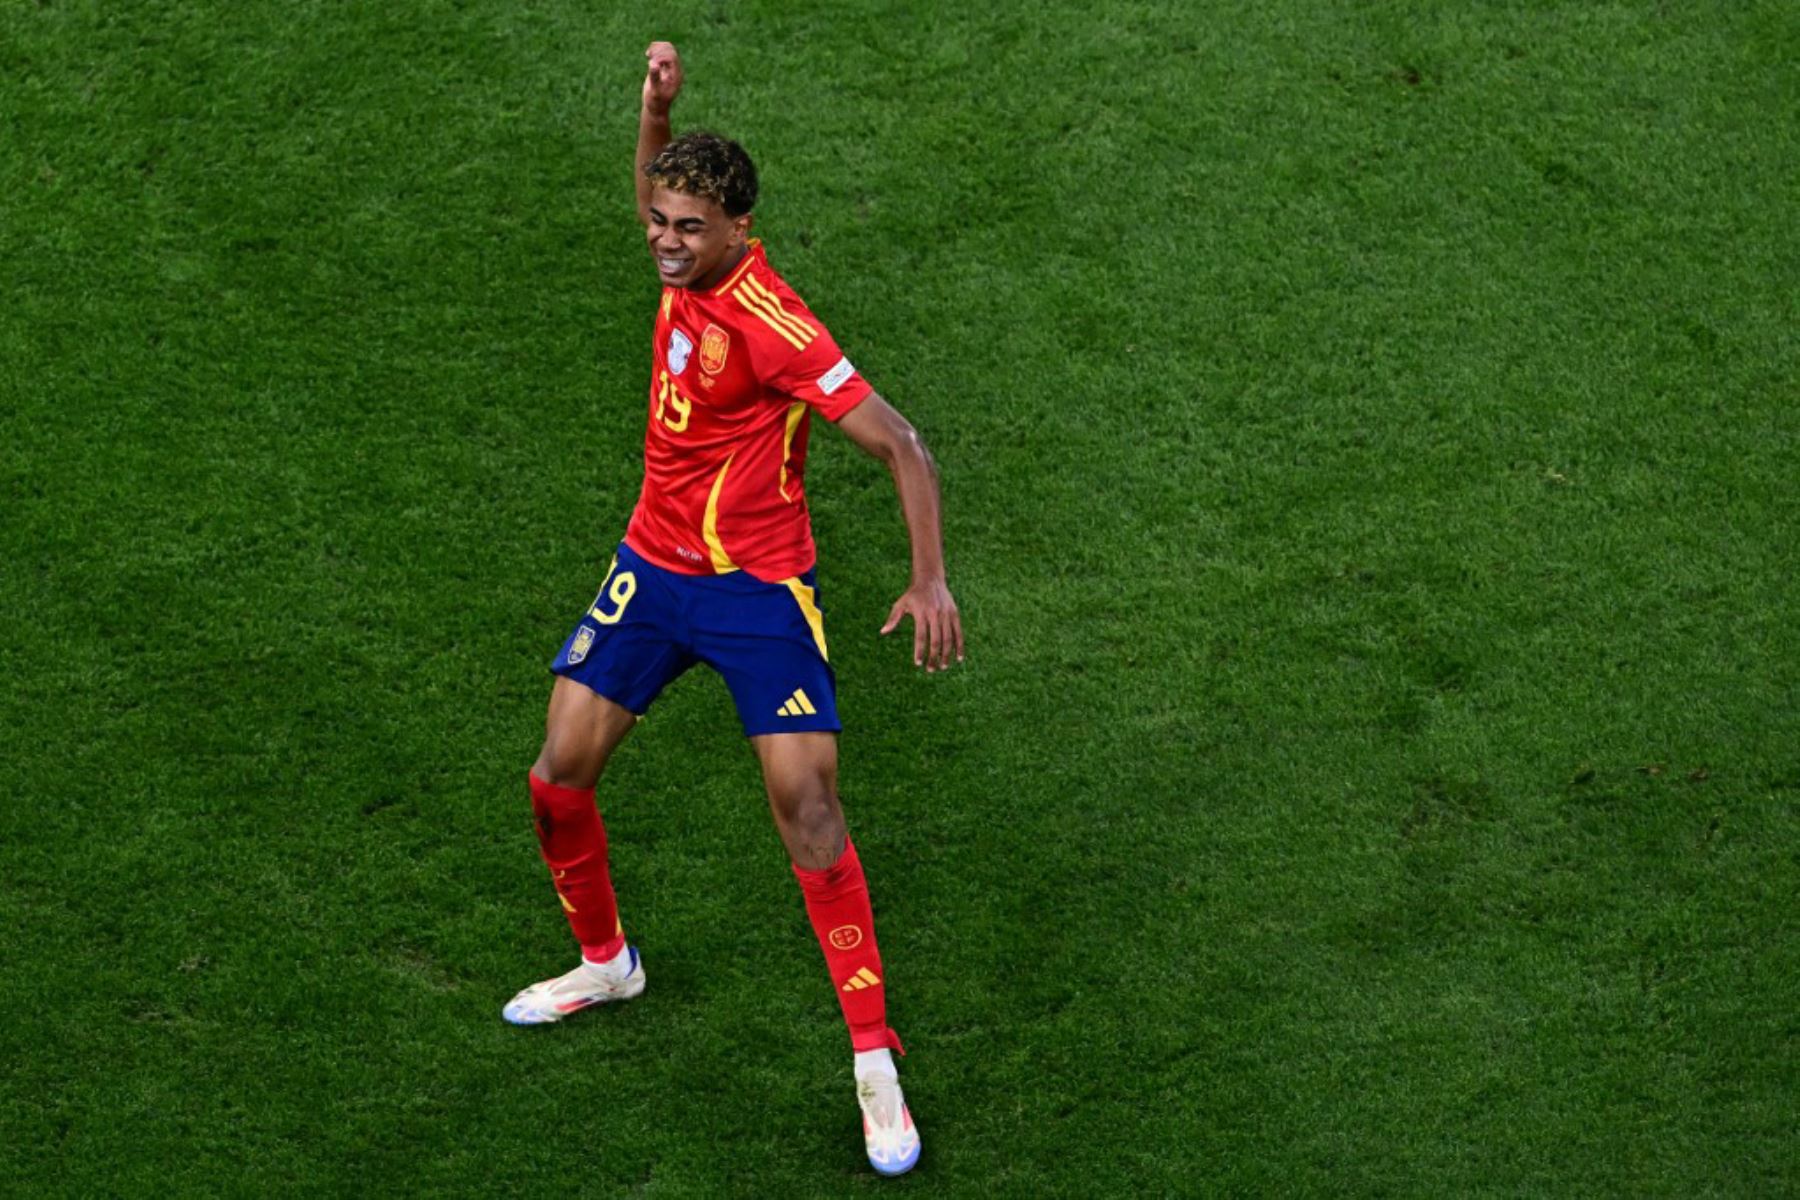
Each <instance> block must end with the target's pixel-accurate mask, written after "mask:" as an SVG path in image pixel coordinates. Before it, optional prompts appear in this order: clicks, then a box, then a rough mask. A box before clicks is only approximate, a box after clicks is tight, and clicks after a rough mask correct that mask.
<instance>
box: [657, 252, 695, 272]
mask: <svg viewBox="0 0 1800 1200" xmlns="http://www.w3.org/2000/svg"><path fill="white" fill-rule="evenodd" d="M691 261H692V260H690V259H685V258H664V257H663V256H662V255H660V254H659V255H657V256H656V266H657V269H658V270H660V271H661V272H662V273H663V274H664V275H679V274H681V273H682V272H683V271H685V270H687V269H688V266H689V265H690V263H691Z"/></svg>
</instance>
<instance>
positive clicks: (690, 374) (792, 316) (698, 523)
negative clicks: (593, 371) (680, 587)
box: [625, 238, 872, 583]
mask: <svg viewBox="0 0 1800 1200" xmlns="http://www.w3.org/2000/svg"><path fill="white" fill-rule="evenodd" d="M651 348H652V350H653V352H654V360H653V361H652V363H651V366H650V419H649V427H648V428H647V429H646V430H645V433H644V489H643V491H642V492H641V493H639V495H638V502H637V508H636V509H635V510H634V511H633V512H632V514H631V524H630V525H629V526H628V527H627V528H626V530H625V541H626V542H627V543H628V544H629V545H630V546H631V548H632V549H633V550H635V551H637V552H638V553H639V554H640V555H642V556H643V557H645V558H647V559H649V560H650V561H651V562H653V563H655V564H656V565H657V566H659V567H664V568H667V569H668V570H671V571H679V572H682V573H683V574H688V575H710V574H724V573H725V572H728V571H738V570H742V571H747V572H748V573H749V574H751V575H753V576H755V577H756V578H758V579H762V580H765V581H767V582H770V583H775V582H778V581H780V580H783V579H787V578H789V577H791V576H795V575H799V574H801V573H802V572H804V571H807V570H810V569H811V567H812V565H813V560H814V559H815V558H816V557H817V553H816V551H815V550H814V547H813V538H812V521H811V519H810V517H809V516H808V514H807V509H806V483H805V472H806V439H807V430H808V424H809V421H810V418H811V415H812V410H814V409H817V410H818V411H819V413H820V414H821V415H823V416H824V417H825V419H826V420H828V421H836V420H838V419H840V418H841V417H843V415H844V414H845V413H847V412H849V411H850V410H851V409H852V408H855V407H856V406H857V404H859V403H860V402H861V401H862V400H863V399H864V398H865V397H867V396H868V394H869V392H870V391H871V390H872V389H871V388H870V387H869V385H868V383H867V382H865V381H864V379H863V377H862V376H861V375H858V374H857V373H856V368H855V367H853V366H851V365H850V360H849V359H847V358H845V357H844V356H843V354H842V352H840V351H839V350H838V346H837V343H836V342H835V341H833V340H832V337H831V334H830V333H828V332H826V330H825V327H824V326H823V325H822V324H820V323H819V319H818V318H817V317H815V316H813V315H812V313H811V311H809V310H808V309H807V307H806V305H805V304H803V303H802V302H801V300H800V297H798V296H796V295H795V294H794V290H793V289H792V288H790V287H788V285H787V284H786V283H784V282H782V279H781V276H779V275H777V274H776V273H775V271H774V268H772V267H770V266H769V260H768V259H767V258H766V257H765V256H764V254H763V250H762V243H761V242H760V241H759V240H757V239H754V238H752V239H751V241H750V249H749V252H748V253H746V254H745V255H744V258H743V261H742V262H740V263H738V264H737V265H736V266H735V267H733V268H732V269H731V272H730V273H729V274H728V275H726V276H725V278H724V279H723V280H721V281H720V282H719V283H718V285H717V286H715V287H712V288H710V289H708V290H706V291H695V290H693V289H691V288H664V289H663V294H662V303H661V304H660V305H659V306H658V307H657V312H656V332H655V335H654V336H653V337H652V339H651Z"/></svg>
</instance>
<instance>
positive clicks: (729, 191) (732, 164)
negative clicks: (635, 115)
mask: <svg viewBox="0 0 1800 1200" xmlns="http://www.w3.org/2000/svg"><path fill="white" fill-rule="evenodd" d="M644 177H645V178H646V179H649V180H650V181H651V182H652V183H660V184H661V185H662V186H664V187H666V188H668V189H669V190H670V191H674V192H685V193H687V194H688V195H690V196H699V197H700V198H701V199H703V200H711V201H713V202H715V203H716V204H718V206H719V207H720V208H722V209H724V210H725V215H726V216H728V217H741V216H743V215H744V214H745V213H747V212H749V211H750V210H751V209H752V208H754V207H755V206H756V164H755V163H753V162H751V161H750V156H749V155H748V154H746V153H744V148H743V147H742V146H740V145H738V144H737V143H736V142H734V141H732V140H731V139H730V138H724V137H720V136H719V135H718V134H716V133H707V132H705V131H704V130H701V131H697V132H694V133H684V134H682V135H681V136H680V137H678V138H676V139H675V140H674V141H672V142H670V143H669V144H668V145H666V146H664V147H663V148H662V153H660V154H658V155H657V156H656V157H655V158H653V159H651V160H650V161H649V162H647V163H645V164H644Z"/></svg>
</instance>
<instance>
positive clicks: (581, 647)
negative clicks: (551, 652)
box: [569, 625, 594, 667]
mask: <svg viewBox="0 0 1800 1200" xmlns="http://www.w3.org/2000/svg"><path fill="white" fill-rule="evenodd" d="M593 644H594V627H593V626H592V625H583V626H582V627H581V628H580V629H578V630H576V632H575V644H574V645H573V646H570V647H569V665H570V666H571V667H572V666H574V665H575V664H576V663H578V662H580V661H581V660H582V659H584V658H586V657H587V656H588V649H589V648H590V647H591V646H593Z"/></svg>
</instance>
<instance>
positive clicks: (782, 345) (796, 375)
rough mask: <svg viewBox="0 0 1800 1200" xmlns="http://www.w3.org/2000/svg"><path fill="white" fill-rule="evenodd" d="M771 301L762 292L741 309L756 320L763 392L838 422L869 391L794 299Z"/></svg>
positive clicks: (833, 342)
mask: <svg viewBox="0 0 1800 1200" xmlns="http://www.w3.org/2000/svg"><path fill="white" fill-rule="evenodd" d="M747 282H749V281H747ZM783 290H784V291H785V289H783ZM773 298H774V297H773V293H769V292H764V293H762V294H761V295H760V296H758V297H757V298H756V303H755V305H754V306H750V305H746V307H750V309H751V312H752V313H753V314H754V315H755V316H758V317H760V318H761V320H760V321H753V322H752V325H757V326H761V328H759V329H757V334H758V335H759V336H757V338H756V343H757V347H756V348H757V351H758V358H759V359H760V362H759V364H758V365H759V370H758V372H757V373H758V374H759V375H760V376H761V377H762V381H763V382H764V383H765V384H766V385H767V386H768V387H770V388H773V389H774V390H775V391H778V392H780V393H782V394H783V395H786V396H792V397H793V398H794V399H796V400H799V401H801V402H803V403H805V404H808V405H810V406H812V407H813V408H816V409H818V410H819V415H820V416H822V417H824V418H825V419H826V420H827V421H836V420H840V419H841V418H842V417H843V416H844V414H845V413H847V412H849V411H850V410H851V409H853V408H855V407H856V406H857V405H858V404H861V403H862V402H863V401H864V400H865V399H867V398H868V395H869V393H870V392H871V391H873V390H874V389H873V388H871V387H870V386H869V384H868V381H867V380H865V379H864V378H863V377H862V376H861V375H860V374H858V373H857V370H856V367H855V366H854V365H852V364H851V362H850V360H849V359H847V358H845V357H844V352H843V351H842V350H839V349H838V344H837V339H835V338H833V337H832V336H831V331H830V330H828V329H826V328H825V326H824V325H823V324H822V323H821V322H820V321H819V319H818V318H817V317H815V316H813V314H812V312H811V311H810V310H808V309H807V308H806V306H805V305H803V304H801V303H800V302H799V300H798V298H797V297H795V296H794V295H793V294H792V293H788V294H786V295H784V296H782V297H781V298H780V299H779V301H776V302H775V303H770V302H769V301H770V300H773Z"/></svg>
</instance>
